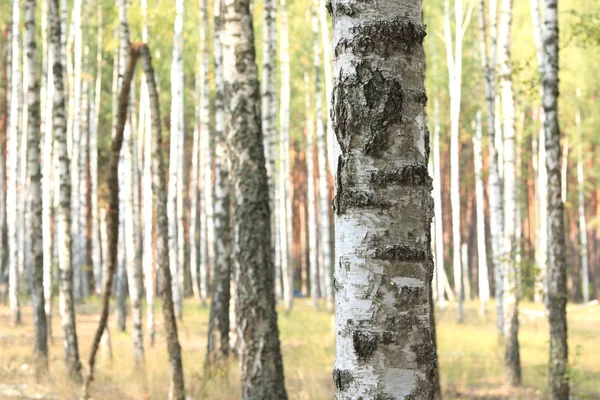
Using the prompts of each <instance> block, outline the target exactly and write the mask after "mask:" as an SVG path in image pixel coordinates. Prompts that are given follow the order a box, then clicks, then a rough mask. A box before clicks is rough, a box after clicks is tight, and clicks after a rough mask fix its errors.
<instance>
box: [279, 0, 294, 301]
mask: <svg viewBox="0 0 600 400" xmlns="http://www.w3.org/2000/svg"><path fill="white" fill-rule="evenodd" d="M279 12H280V18H281V20H280V28H281V36H280V37H279V41H280V47H279V61H280V63H281V65H280V74H281V93H280V96H279V98H280V108H279V121H280V124H279V134H280V139H279V140H280V141H279V186H280V187H279V202H280V203H279V209H280V217H281V220H280V221H279V226H280V232H279V233H280V249H281V277H282V281H283V303H284V308H285V309H286V311H287V312H289V311H290V310H291V309H292V306H293V301H294V273H293V272H294V270H293V265H292V262H291V250H292V204H291V199H292V198H293V195H292V188H291V183H290V100H291V99H290V50H289V41H288V16H287V8H286V0H280V2H279Z"/></svg>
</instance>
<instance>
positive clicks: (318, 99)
mask: <svg viewBox="0 0 600 400" xmlns="http://www.w3.org/2000/svg"><path fill="white" fill-rule="evenodd" d="M319 4H320V3H319ZM320 5H321V4H320ZM321 13H324V11H322V10H320V11H319V21H320V22H321V25H320V28H321V37H322V39H323V40H324V43H325V45H324V46H325V48H324V50H323V51H324V54H326V56H325V60H324V61H325V62H324V64H325V65H324V68H325V91H326V92H327V94H326V98H327V99H330V98H331V93H329V91H330V90H331V87H328V84H327V77H328V74H329V77H330V79H331V72H327V71H328V69H330V58H327V57H328V56H327V55H328V54H329V51H330V50H329V47H330V44H329V47H328V46H327V43H330V42H329V41H328V40H329V33H328V32H327V33H326V34H324V33H323V29H324V28H325V29H329V28H328V27H327V26H325V27H324V26H323V20H322V18H324V16H322V15H321ZM313 33H314V34H315V35H317V34H318V31H317V26H316V23H315V22H314V20H313ZM325 39H327V42H325ZM313 65H314V68H315V120H316V135H317V161H318V164H317V169H318V171H319V172H318V180H319V181H318V185H319V194H318V195H319V198H318V201H319V206H318V207H319V221H318V223H319V282H320V289H321V290H320V292H321V293H320V294H321V297H324V298H325V299H326V301H325V304H326V309H327V311H329V312H332V311H333V284H332V258H333V257H332V246H333V244H332V242H331V222H330V220H329V209H330V204H331V203H330V199H329V185H328V173H327V165H328V162H332V161H331V160H328V155H329V153H328V152H327V151H328V149H331V147H328V138H327V136H326V134H327V135H331V136H332V137H333V128H331V127H330V128H328V130H325V123H324V121H323V118H324V115H323V113H324V110H323V92H322V85H321V68H322V66H321V57H320V52H319V47H318V45H317V44H315V45H314V46H313ZM330 86H331V85H330ZM329 101H330V100H327V104H330V102H329ZM326 110H327V108H326V109H325V112H326ZM330 119H331V118H330V117H328V118H327V120H328V121H329V120H330ZM328 125H331V124H330V123H329V122H328ZM331 140H333V139H331ZM336 146H339V145H337V143H336ZM330 165H331V164H330ZM331 170H332V171H333V170H334V169H333V168H332V169H331Z"/></svg>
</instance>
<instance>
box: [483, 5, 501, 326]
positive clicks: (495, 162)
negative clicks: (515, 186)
mask: <svg viewBox="0 0 600 400" xmlns="http://www.w3.org/2000/svg"><path fill="white" fill-rule="evenodd" d="M496 4H497V3H496V0H490V2H489V22H490V42H491V43H490V49H489V51H488V42H487V40H488V38H487V36H488V35H487V24H486V16H485V3H484V0H480V2H479V26H480V31H481V38H480V43H481V63H482V68H483V72H484V75H485V100H486V108H487V110H486V111H487V131H488V135H487V136H488V155H489V160H490V161H489V163H490V166H489V176H488V193H489V194H488V197H489V208H490V236H491V248H490V249H491V253H492V258H491V259H492V269H493V271H494V272H493V273H494V283H495V293H494V295H495V297H496V327H497V330H498V334H499V335H503V334H504V330H503V327H504V303H503V299H502V292H503V281H502V261H501V259H502V257H501V253H502V247H501V245H502V242H501V238H502V232H503V230H504V227H503V221H504V214H503V210H502V180H501V178H500V167H499V165H500V160H499V155H498V146H497V144H496V143H497V139H498V137H499V135H500V130H499V129H496V126H497V122H498V121H499V118H496V48H497V16H496V15H497V6H496Z"/></svg>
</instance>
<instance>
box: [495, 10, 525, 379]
mask: <svg viewBox="0 0 600 400" xmlns="http://www.w3.org/2000/svg"><path fill="white" fill-rule="evenodd" d="M512 9H513V0H502V3H501V8H500V10H501V11H500V23H499V28H498V31H499V35H498V48H499V54H498V64H499V77H500V95H501V99H502V119H503V121H502V122H503V129H502V133H503V135H502V136H503V139H504V160H503V161H504V190H503V193H504V232H503V233H504V236H503V248H502V250H503V259H504V262H503V264H504V265H503V280H504V285H503V286H504V290H503V296H502V297H503V303H504V304H503V305H504V336H505V342H504V346H505V347H504V378H505V382H506V383H507V384H509V385H511V386H517V385H519V384H520V383H521V360H520V354H519V339H518V334H519V320H518V318H519V316H518V310H519V308H518V307H519V292H518V290H519V288H518V283H517V277H518V276H519V273H518V266H517V264H516V259H515V254H516V253H515V248H516V238H515V234H516V229H517V227H516V209H517V206H518V202H517V200H518V199H517V187H516V165H515V164H516V161H515V156H516V143H515V142H516V140H515V106H514V95H513V86H512V77H511V74H512V66H511V61H510V42H511V41H510V33H511V24H512Z"/></svg>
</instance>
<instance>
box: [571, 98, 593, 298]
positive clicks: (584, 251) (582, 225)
mask: <svg viewBox="0 0 600 400" xmlns="http://www.w3.org/2000/svg"><path fill="white" fill-rule="evenodd" d="M580 96H581V89H579V88H577V100H579V98H580ZM575 126H576V128H577V212H578V214H579V245H580V246H581V247H580V249H579V252H580V253H579V254H580V257H581V283H582V291H583V302H584V303H587V302H588V301H590V270H589V268H590V267H589V260H588V240H587V220H586V217H585V175H584V172H583V131H582V129H581V112H580V111H579V107H577V110H576V111H575Z"/></svg>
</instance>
